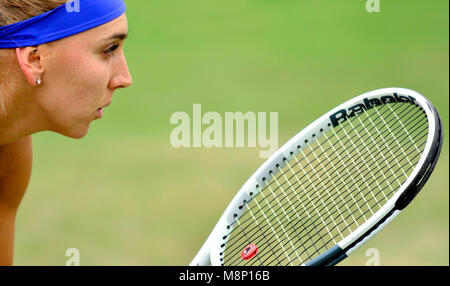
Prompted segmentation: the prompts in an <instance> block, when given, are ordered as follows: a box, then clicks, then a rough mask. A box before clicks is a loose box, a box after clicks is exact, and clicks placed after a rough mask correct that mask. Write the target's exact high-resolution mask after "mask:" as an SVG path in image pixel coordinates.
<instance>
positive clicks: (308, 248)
mask: <svg viewBox="0 0 450 286" xmlns="http://www.w3.org/2000/svg"><path fill="white" fill-rule="evenodd" d="M402 167H403V166H402ZM390 177H392V175H391V176H390ZM388 179H389V177H388ZM372 183H373V182H370V184H372ZM385 188H386V187H385ZM360 200H361V199H359V200H358V201H360ZM370 200H371V199H369V200H368V202H370ZM358 201H357V202H358ZM357 202H356V203H357ZM335 212H336V211H334V212H332V213H331V215H334V214H335ZM367 212H368V210H366V211H365V213H367ZM363 214H364V213H363ZM342 215H343V214H341V216H342ZM350 215H353V214H352V213H350V214H348V215H347V216H346V217H345V218H344V219H342V220H341V221H338V222H337V225H341V224H343V223H344V224H345V225H346V226H347V227H349V226H352V225H353V224H354V223H357V220H359V218H360V217H361V216H360V217H358V218H357V219H353V221H352V222H350V224H349V223H347V219H348V218H349V217H350ZM317 220H318V218H316V219H315V220H309V224H306V226H305V225H304V224H303V223H302V222H303V218H301V219H300V220H298V221H297V223H295V224H294V225H292V226H291V229H292V228H293V229H295V228H296V227H298V224H299V223H300V226H301V227H302V228H303V229H308V228H310V227H311V226H313V227H314V228H315V230H316V233H315V234H314V235H313V236H316V235H318V236H319V238H320V239H321V240H323V238H324V236H321V235H320V234H321V231H323V229H324V227H322V228H321V229H319V231H317V226H316V222H317ZM325 220H328V217H325ZM278 228H279V227H275V229H274V230H275V231H277V230H278ZM331 231H333V228H332V229H331ZM304 238H308V239H311V234H310V232H307V233H306V234H305V235H303V236H299V237H298V241H297V242H299V243H300V245H301V246H302V247H303V248H304V251H303V252H302V253H300V255H302V254H306V259H305V261H307V260H309V259H310V258H312V257H313V256H314V254H316V253H317V254H318V253H320V252H321V251H320V250H322V249H323V248H325V250H326V249H328V248H327V245H328V244H329V243H330V242H331V240H332V239H329V240H327V241H325V242H323V243H322V246H321V247H319V249H318V248H317V243H316V244H312V246H310V247H306V246H305V245H304V244H303V243H302V239H304ZM257 239H258V237H253V238H252V240H251V241H255V240H257ZM284 241H285V239H282V240H280V241H279V242H281V243H284ZM297 242H295V244H296V243H297ZM312 248H314V249H313V252H312V253H311V254H309V253H308V250H311V249H312ZM271 250H272V251H273V250H275V251H278V250H279V249H277V248H275V249H271ZM290 255H291V253H290ZM275 257H276V256H275ZM236 260H237V259H236ZM284 260H285V259H282V260H281V261H278V263H277V265H280V263H279V262H282V261H284ZM237 262H239V261H237ZM252 265H253V264H252ZM263 265H265V264H263Z"/></svg>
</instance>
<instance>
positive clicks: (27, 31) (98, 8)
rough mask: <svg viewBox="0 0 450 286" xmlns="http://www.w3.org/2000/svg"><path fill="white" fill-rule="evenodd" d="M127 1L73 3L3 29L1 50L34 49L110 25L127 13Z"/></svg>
mask: <svg viewBox="0 0 450 286" xmlns="http://www.w3.org/2000/svg"><path fill="white" fill-rule="evenodd" d="M125 10H126V7H125V3H124V1H123V0H72V1H68V2H67V4H63V5H61V6H59V7H57V8H55V9H53V10H51V11H49V12H47V13H44V14H41V15H38V16H36V17H33V18H30V19H27V20H25V21H22V22H18V23H14V24H11V25H7V26H3V27H0V49H7V48H19V47H30V46H37V45H41V44H45V43H48V42H53V41H56V40H59V39H62V38H66V37H69V36H72V35H75V34H78V33H81V32H84V31H86V30H89V29H92V28H95V27H97V26H100V25H103V24H105V23H108V22H110V21H112V20H114V19H116V18H117V17H119V16H121V15H122V14H123V13H125Z"/></svg>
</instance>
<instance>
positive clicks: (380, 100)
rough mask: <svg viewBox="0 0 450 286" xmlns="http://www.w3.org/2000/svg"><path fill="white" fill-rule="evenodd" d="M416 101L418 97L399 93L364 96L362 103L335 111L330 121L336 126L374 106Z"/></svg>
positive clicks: (413, 102)
mask: <svg viewBox="0 0 450 286" xmlns="http://www.w3.org/2000/svg"><path fill="white" fill-rule="evenodd" d="M415 101H416V99H415V98H414V97H412V96H403V95H398V94H397V93H394V94H393V95H385V96H381V97H375V98H364V99H363V102H362V103H358V104H355V105H353V106H352V107H350V108H348V109H347V110H345V109H341V110H339V111H337V112H335V113H333V114H332V115H331V116H330V121H331V124H333V127H336V126H338V125H339V124H341V123H342V122H344V121H345V120H347V119H349V118H350V117H353V116H355V115H358V114H360V113H362V112H364V111H365V110H369V109H371V108H372V107H374V106H378V105H383V104H387V103H394V102H409V103H411V104H416V102H415Z"/></svg>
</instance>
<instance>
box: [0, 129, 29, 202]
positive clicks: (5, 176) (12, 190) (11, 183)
mask: <svg viewBox="0 0 450 286" xmlns="http://www.w3.org/2000/svg"><path fill="white" fill-rule="evenodd" d="M32 149H33V148H32V140H31V136H27V137H24V138H21V139H19V140H17V141H15V142H13V143H9V144H7V145H3V146H0V204H2V205H3V206H7V207H12V208H17V207H18V206H19V204H20V201H21V200H22V197H23V195H24V193H25V191H26V189H27V187H28V183H29V181H30V176H31V167H32V160H33V151H32Z"/></svg>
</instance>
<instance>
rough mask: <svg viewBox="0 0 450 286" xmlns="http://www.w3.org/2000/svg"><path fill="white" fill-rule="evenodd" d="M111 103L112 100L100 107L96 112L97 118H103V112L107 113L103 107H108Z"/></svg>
mask: <svg viewBox="0 0 450 286" xmlns="http://www.w3.org/2000/svg"><path fill="white" fill-rule="evenodd" d="M110 105H111V101H110V102H109V103H107V104H105V105H103V106H102V107H100V108H98V109H97V113H96V115H97V118H102V117H103V114H104V113H105V111H104V110H103V109H104V108H106V107H108V106H110Z"/></svg>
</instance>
